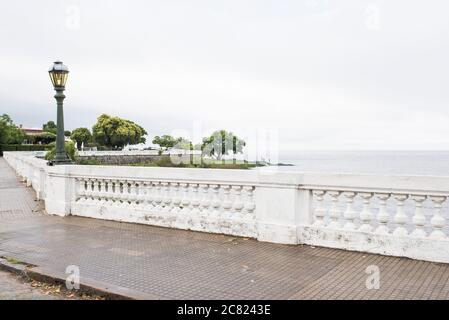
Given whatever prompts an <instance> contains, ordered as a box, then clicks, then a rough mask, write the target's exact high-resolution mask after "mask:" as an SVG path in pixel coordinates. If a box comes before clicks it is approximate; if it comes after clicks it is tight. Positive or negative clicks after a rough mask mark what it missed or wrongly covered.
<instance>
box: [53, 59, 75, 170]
mask: <svg viewBox="0 0 449 320" xmlns="http://www.w3.org/2000/svg"><path fill="white" fill-rule="evenodd" d="M48 74H49V75H50V79H51V82H52V83H53V87H54V88H55V91H56V94H55V99H56V102H57V105H58V109H57V120H56V126H57V133H56V153H55V160H54V164H69V163H72V161H71V160H70V158H69V157H68V155H67V153H66V151H65V138H64V110H63V101H64V98H65V95H64V89H65V84H66V82H67V76H68V74H69V69H68V68H67V66H65V65H63V64H62V62H61V61H55V63H54V64H53V65H52V66H51V67H50V69H49V70H48Z"/></svg>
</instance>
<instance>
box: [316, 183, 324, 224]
mask: <svg viewBox="0 0 449 320" xmlns="http://www.w3.org/2000/svg"><path fill="white" fill-rule="evenodd" d="M325 194H326V191H324V190H313V196H314V198H315V199H316V207H315V210H314V211H313V215H314V218H315V219H314V220H315V221H314V222H313V225H314V226H316V227H323V226H324V225H325V222H324V218H325V216H326V208H325V207H324V196H325Z"/></svg>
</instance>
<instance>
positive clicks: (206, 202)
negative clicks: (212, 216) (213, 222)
mask: <svg viewBox="0 0 449 320" xmlns="http://www.w3.org/2000/svg"><path fill="white" fill-rule="evenodd" d="M201 190H202V191H203V195H202V196H201V201H200V208H201V216H203V217H205V218H207V217H208V216H209V207H210V204H211V201H210V199H209V185H208V184H202V185H201Z"/></svg>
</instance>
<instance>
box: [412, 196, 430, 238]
mask: <svg viewBox="0 0 449 320" xmlns="http://www.w3.org/2000/svg"><path fill="white" fill-rule="evenodd" d="M426 198H427V197H426V196H417V195H415V196H412V199H413V201H414V202H415V213H414V215H413V218H412V222H413V224H414V225H415V228H414V229H413V231H412V233H411V234H410V235H411V236H413V237H418V238H425V237H426V232H425V231H424V226H425V225H426V217H425V216H424V214H423V212H422V205H423V202H424V201H425V200H426Z"/></svg>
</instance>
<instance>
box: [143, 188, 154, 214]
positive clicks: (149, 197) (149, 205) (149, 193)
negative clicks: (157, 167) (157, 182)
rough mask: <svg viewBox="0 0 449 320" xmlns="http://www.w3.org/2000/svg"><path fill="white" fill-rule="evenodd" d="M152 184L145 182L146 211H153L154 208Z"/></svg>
mask: <svg viewBox="0 0 449 320" xmlns="http://www.w3.org/2000/svg"><path fill="white" fill-rule="evenodd" d="M153 192H154V188H153V183H152V182H151V181H146V182H145V210H147V211H153V210H154V208H155V206H154V202H153V201H154V199H153Z"/></svg>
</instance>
